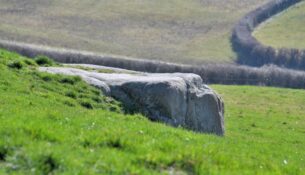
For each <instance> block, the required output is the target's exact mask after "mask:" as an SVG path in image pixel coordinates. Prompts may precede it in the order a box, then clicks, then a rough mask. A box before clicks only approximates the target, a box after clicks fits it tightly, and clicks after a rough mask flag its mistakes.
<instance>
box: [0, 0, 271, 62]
mask: <svg viewBox="0 0 305 175" xmlns="http://www.w3.org/2000/svg"><path fill="white" fill-rule="evenodd" d="M267 1H268V0H247V1H245V0H217V1H216V0H215V1H213V0H167V1H163V0H154V1H152V0H111V1H109V0H100V1H94V0H54V1H52V2H51V1H37V0H27V1H0V7H1V9H0V15H1V18H0V36H1V39H10V40H17V41H23V42H30V43H37V44H47V45H51V46H58V47H67V48H73V49H81V50H84V49H85V50H89V51H95V52H102V53H108V54H117V55H126V56H131V57H139V58H147V59H157V60H165V61H172V62H182V63H198V62H199V63H202V62H206V61H209V62H233V61H234V59H235V57H236V55H235V54H234V52H233V51H232V49H231V44H230V40H229V39H230V36H231V30H232V27H233V25H234V24H235V23H236V22H237V21H238V20H239V19H240V18H241V17H242V16H243V15H244V14H246V13H247V12H249V11H250V10H253V9H254V8H256V7H258V6H260V5H262V4H263V3H265V2H267Z"/></svg>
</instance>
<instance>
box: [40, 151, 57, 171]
mask: <svg viewBox="0 0 305 175" xmlns="http://www.w3.org/2000/svg"><path fill="white" fill-rule="evenodd" d="M38 162H39V164H38V169H39V170H41V172H42V173H43V174H50V173H52V172H53V171H55V170H56V169H58V168H59V163H58V162H57V160H56V159H55V158H54V157H53V156H52V155H44V156H41V157H40V158H39V160H38Z"/></svg>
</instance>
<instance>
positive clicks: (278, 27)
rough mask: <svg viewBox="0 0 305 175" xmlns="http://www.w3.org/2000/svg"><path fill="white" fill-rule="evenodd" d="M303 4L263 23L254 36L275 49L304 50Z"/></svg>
mask: <svg viewBox="0 0 305 175" xmlns="http://www.w3.org/2000/svg"><path fill="white" fill-rule="evenodd" d="M304 11H305V2H302V3H300V4H298V5H296V6H294V7H291V8H289V9H288V10H286V11H285V12H284V13H282V14H280V15H278V16H276V17H274V18H273V19H272V20H269V21H268V22H266V23H264V24H263V25H262V26H260V27H259V28H258V29H257V30H256V31H255V33H254V36H255V37H256V38H257V39H258V40H259V41H261V42H262V43H264V44H266V45H270V46H273V47H276V48H281V47H286V48H298V49H305V32H304V27H305V13H304Z"/></svg>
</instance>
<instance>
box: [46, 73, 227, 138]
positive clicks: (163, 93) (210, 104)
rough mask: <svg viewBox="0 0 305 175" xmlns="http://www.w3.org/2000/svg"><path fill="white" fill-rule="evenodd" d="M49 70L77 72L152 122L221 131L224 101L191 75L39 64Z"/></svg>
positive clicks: (205, 130)
mask: <svg viewBox="0 0 305 175" xmlns="http://www.w3.org/2000/svg"><path fill="white" fill-rule="evenodd" d="M40 70H41V71H46V72H49V73H57V74H66V75H77V76H80V77H82V79H83V80H84V81H86V82H87V83H89V84H91V85H93V86H96V87H98V88H100V89H101V90H102V91H103V92H104V93H105V94H106V95H110V96H112V97H114V98H116V99H118V100H120V101H122V102H123V103H124V104H125V105H126V106H127V107H128V108H129V109H132V108H136V109H139V110H140V112H142V113H143V114H144V115H146V116H147V117H148V118H150V119H151V120H154V121H161V122H165V123H167V124H170V125H172V126H182V127H185V128H188V129H191V130H194V131H198V132H206V133H214V134H217V135H223V134H224V104H223V102H222V100H221V98H220V97H219V96H218V95H217V94H216V93H215V92H214V91H213V90H211V89H210V88H209V87H208V86H206V85H204V84H203V83H202V79H201V78H200V76H198V75H195V74H182V73H172V74H148V73H137V74H126V73H111V74H109V73H98V72H91V71H90V72H89V71H85V70H81V69H75V68H63V67H60V68H54V67H42V68H40Z"/></svg>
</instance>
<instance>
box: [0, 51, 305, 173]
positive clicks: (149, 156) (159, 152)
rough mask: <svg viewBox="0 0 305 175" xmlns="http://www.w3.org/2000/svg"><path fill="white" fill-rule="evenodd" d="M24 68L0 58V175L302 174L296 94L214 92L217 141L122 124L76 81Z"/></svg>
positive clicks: (303, 102)
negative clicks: (222, 110)
mask: <svg viewBox="0 0 305 175" xmlns="http://www.w3.org/2000/svg"><path fill="white" fill-rule="evenodd" d="M13 62H20V63H21V64H22V65H23V66H22V67H21V68H19V67H18V66H17V67H14V66H9V65H10V64H11V63H13ZM26 62H31V61H30V60H29V59H26V58H23V57H21V56H19V55H16V54H12V53H9V52H6V51H3V50H1V51H0V121H1V122H0V136H1V137H0V174H50V173H52V174H179V173H180V174H293V175H295V174H304V172H305V169H304V163H305V160H304V159H305V152H304V150H305V140H304V135H305V128H304V126H305V110H304V108H305V107H304V106H305V91H304V90H291V89H280V88H266V87H252V86H222V85H213V86H212V87H213V88H214V89H216V90H217V91H218V92H219V93H220V94H221V95H222V97H223V98H224V101H225V104H226V117H225V120H226V136H225V137H217V136H214V135H207V134H199V133H194V132H191V131H186V130H184V129H182V128H172V127H170V126H166V125H164V124H159V123H153V122H151V121H149V120H147V119H146V118H145V117H143V116H141V115H125V114H123V113H122V110H121V109H120V104H119V103H118V102H116V101H115V100H113V99H111V98H108V97H105V96H103V95H101V94H100V93H99V91H98V90H97V89H95V88H93V87H90V86H88V85H86V84H85V83H84V82H82V81H81V80H80V79H79V78H78V77H67V76H59V75H50V74H46V73H38V72H37V71H36V68H37V65H35V64H34V65H33V64H30V65H29V64H26ZM88 106H89V107H88Z"/></svg>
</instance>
